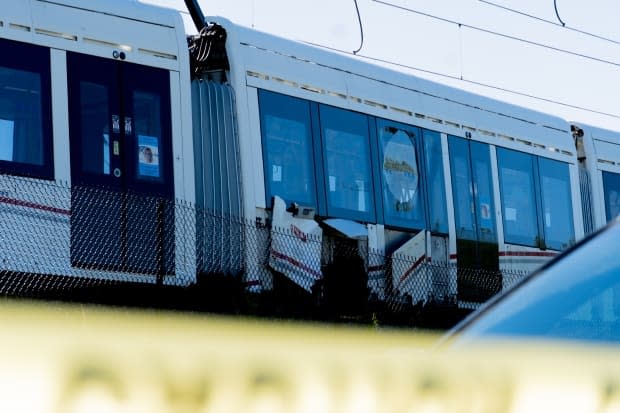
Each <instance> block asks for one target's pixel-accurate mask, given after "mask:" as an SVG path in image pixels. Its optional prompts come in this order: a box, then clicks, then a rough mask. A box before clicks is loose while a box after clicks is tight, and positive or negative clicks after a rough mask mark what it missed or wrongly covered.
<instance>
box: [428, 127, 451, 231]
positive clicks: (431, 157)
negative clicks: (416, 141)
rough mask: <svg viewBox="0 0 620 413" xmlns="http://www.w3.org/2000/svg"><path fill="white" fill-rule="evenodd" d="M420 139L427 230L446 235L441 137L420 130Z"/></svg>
mask: <svg viewBox="0 0 620 413" xmlns="http://www.w3.org/2000/svg"><path fill="white" fill-rule="evenodd" d="M422 139H423V142H424V155H425V160H426V187H427V188H428V189H427V191H428V218H429V229H430V230H431V231H433V232H440V233H444V234H447V233H448V212H447V208H446V186H445V184H444V172H443V157H442V153H441V135H440V134H439V133H438V132H433V131H429V130H422Z"/></svg>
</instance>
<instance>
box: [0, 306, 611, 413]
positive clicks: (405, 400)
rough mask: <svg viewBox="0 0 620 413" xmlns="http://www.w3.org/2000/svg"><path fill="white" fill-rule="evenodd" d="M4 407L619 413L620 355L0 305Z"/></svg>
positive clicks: (94, 412)
mask: <svg viewBox="0 0 620 413" xmlns="http://www.w3.org/2000/svg"><path fill="white" fill-rule="evenodd" d="M0 325H1V326H2V331H1V333H0V334H1V338H0V343H1V345H0V348H1V351H0V406H1V410H2V411H6V412H89V413H98V412H132V413H134V412H145V413H146V412H148V413H159V412H175V413H177V412H226V413H230V412H233V413H234V412H248V413H251V412H257V413H258V412H260V413H267V412H269V413H277V412H299V413H306V412H307V413H310V412H334V413H345V412H355V413H373V412H399V413H400V412H404V413H407V412H411V413H413V412H416V413H418V412H428V413H441V412H472V413H473V412H475V413H484V412H528V413H530V412H579V413H587V412H604V413H608V412H620V351H618V349H616V348H612V347H601V346H598V347H595V346H566V345H558V344H557V343H556V344H551V343H544V344H543V343H531V344H528V345H525V344H521V345H519V346H515V345H506V343H503V344H501V343H495V344H493V345H487V346H485V347H483V348H469V349H466V350H458V351H457V350H448V351H441V352H438V351H436V350H435V349H433V345H432V344H433V342H434V341H433V340H434V339H435V338H434V337H429V336H424V335H420V334H414V333H406V332H390V331H382V330H365V329H352V328H343V327H335V326H309V325H301V326H300V325H294V324H290V323H276V322H273V323H270V322H257V321H251V320H238V319H226V318H214V317H205V316H188V315H185V316H178V315H177V316H175V315H171V314H168V313H150V314H147V313H138V312H129V311H104V310H102V309H93V308H87V307H50V306H49V305H25V304H12V303H10V302H9V303H5V304H2V305H0Z"/></svg>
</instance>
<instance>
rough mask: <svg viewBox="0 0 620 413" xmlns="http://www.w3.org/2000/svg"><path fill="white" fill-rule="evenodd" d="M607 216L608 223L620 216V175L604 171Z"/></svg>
mask: <svg viewBox="0 0 620 413" xmlns="http://www.w3.org/2000/svg"><path fill="white" fill-rule="evenodd" d="M603 191H604V193H605V215H606V217H607V222H609V221H611V220H612V219H614V218H615V217H617V216H618V215H620V174H617V173H613V172H607V171H603Z"/></svg>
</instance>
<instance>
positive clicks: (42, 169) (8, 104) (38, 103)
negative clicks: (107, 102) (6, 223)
mask: <svg viewBox="0 0 620 413" xmlns="http://www.w3.org/2000/svg"><path fill="white" fill-rule="evenodd" d="M0 50H2V53H0V173H8V174H15V175H25V176H32V177H37V178H43V179H53V177H54V171H53V165H52V162H53V155H52V135H51V130H52V117H51V88H50V82H51V80H50V52H49V49H47V48H44V47H40V46H34V45H29V44H26V43H20V42H14V41H10V40H0ZM16 56H18V57H19V58H16Z"/></svg>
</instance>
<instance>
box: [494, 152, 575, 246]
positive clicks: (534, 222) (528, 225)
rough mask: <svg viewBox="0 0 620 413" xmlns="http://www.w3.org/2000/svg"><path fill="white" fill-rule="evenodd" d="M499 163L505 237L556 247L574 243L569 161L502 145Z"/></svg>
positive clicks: (521, 243)
mask: <svg viewBox="0 0 620 413" xmlns="http://www.w3.org/2000/svg"><path fill="white" fill-rule="evenodd" d="M497 163H498V168H499V183H500V191H501V196H502V208H503V212H504V214H503V218H504V239H505V241H506V242H508V243H511V244H519V245H526V246H531V247H538V248H550V249H554V250H562V249H564V248H566V247H567V246H569V245H570V244H571V243H573V242H574V239H575V233H574V227H573V219H572V217H573V210H572V207H571V205H572V199H571V190H570V178H569V172H568V165H566V164H565V163H563V162H559V161H554V160H551V159H546V158H541V157H537V156H533V155H528V154H525V153H521V152H517V151H513V150H509V149H503V148H499V149H498V150H497Z"/></svg>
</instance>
